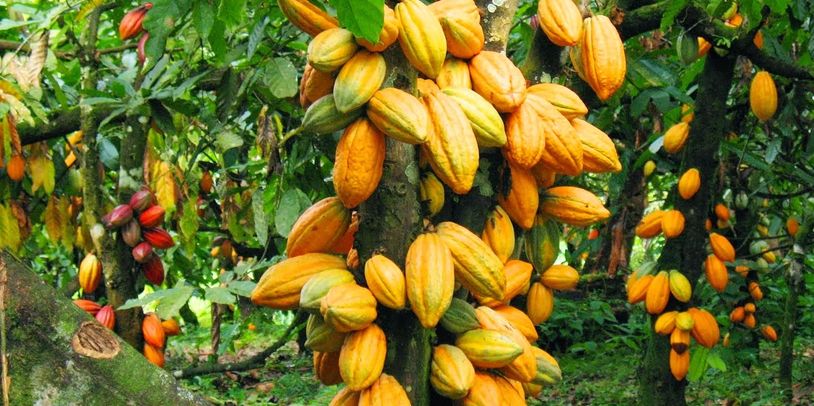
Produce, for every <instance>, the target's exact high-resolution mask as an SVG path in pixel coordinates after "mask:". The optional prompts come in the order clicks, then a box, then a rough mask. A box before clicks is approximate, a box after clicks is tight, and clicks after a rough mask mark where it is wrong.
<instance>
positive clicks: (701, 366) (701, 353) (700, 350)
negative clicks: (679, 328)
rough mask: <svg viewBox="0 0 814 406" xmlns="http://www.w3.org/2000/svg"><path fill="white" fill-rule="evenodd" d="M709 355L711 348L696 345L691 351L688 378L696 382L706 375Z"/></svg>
mask: <svg viewBox="0 0 814 406" xmlns="http://www.w3.org/2000/svg"><path fill="white" fill-rule="evenodd" d="M708 356H709V349H708V348H706V347H702V346H700V345H699V346H695V347H693V348H692V351H690V371H689V373H688V374H687V380H689V381H690V382H696V381H698V380H699V379H701V377H702V376H704V372H706V371H707V357H708Z"/></svg>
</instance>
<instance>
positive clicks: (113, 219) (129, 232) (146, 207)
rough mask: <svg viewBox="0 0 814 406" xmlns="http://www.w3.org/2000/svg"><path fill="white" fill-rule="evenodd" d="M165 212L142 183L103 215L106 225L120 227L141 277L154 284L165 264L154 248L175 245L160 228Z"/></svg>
mask: <svg viewBox="0 0 814 406" xmlns="http://www.w3.org/2000/svg"><path fill="white" fill-rule="evenodd" d="M164 214H165V211H164V208H163V207H161V206H160V205H158V204H155V197H154V196H153V194H152V192H150V190H149V189H147V188H146V187H145V188H142V189H141V190H139V191H138V192H136V193H134V194H133V196H132V197H131V198H130V201H129V202H128V203H126V204H120V205H118V206H116V207H114V208H113V210H112V211H111V212H110V213H108V214H106V215H105V216H104V217H103V218H102V222H103V223H104V224H105V226H106V227H107V228H108V229H119V233H120V234H121V237H122V240H123V241H124V243H125V244H127V245H128V246H129V247H131V248H132V250H131V254H132V255H133V259H134V260H136V262H138V263H139V264H141V268H142V270H143V271H144V277H145V278H146V279H147V281H149V282H150V283H152V284H154V285H160V284H161V283H163V282H164V264H163V263H162V262H161V258H160V257H159V256H158V254H157V252H156V251H155V250H156V249H168V248H171V247H172V246H174V245H175V241H174V240H173V239H172V236H171V235H170V233H169V232H167V230H165V229H163V228H161V224H162V223H164Z"/></svg>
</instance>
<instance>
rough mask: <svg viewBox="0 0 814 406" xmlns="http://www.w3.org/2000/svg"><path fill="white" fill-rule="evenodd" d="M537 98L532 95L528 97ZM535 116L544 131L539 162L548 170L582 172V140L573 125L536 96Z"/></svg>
mask: <svg viewBox="0 0 814 406" xmlns="http://www.w3.org/2000/svg"><path fill="white" fill-rule="evenodd" d="M532 98H537V97H536V96H534V95H532V96H529V99H532ZM537 99H538V102H539V103H538V104H537V105H538V106H541V107H543V106H544V107H543V108H541V109H538V110H537V116H538V117H539V118H540V120H541V124H542V125H543V130H544V132H545V150H544V151H543V156H542V157H541V158H540V163H541V164H542V165H543V166H544V167H545V168H546V169H548V170H551V171H554V172H557V173H562V174H565V175H569V176H578V175H579V174H580V173H582V167H583V155H584V154H583V151H582V142H581V141H580V138H579V136H578V135H577V133H576V130H574V127H573V126H572V125H571V123H569V122H568V120H566V119H565V117H564V116H563V115H562V114H560V112H558V111H557V110H556V109H554V107H553V106H551V104H550V103H548V102H547V101H545V100H543V99H541V98H537Z"/></svg>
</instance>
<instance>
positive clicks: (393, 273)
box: [365, 254, 407, 310]
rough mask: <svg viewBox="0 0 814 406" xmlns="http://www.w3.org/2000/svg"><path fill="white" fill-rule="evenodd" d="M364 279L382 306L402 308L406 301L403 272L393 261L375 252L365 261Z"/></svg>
mask: <svg viewBox="0 0 814 406" xmlns="http://www.w3.org/2000/svg"><path fill="white" fill-rule="evenodd" d="M365 281H367V287H368V289H370V291H371V293H373V296H374V297H376V300H377V301H378V302H379V304H381V305H382V306H385V307H389V308H391V309H396V310H398V309H403V308H404V304H405V301H406V294H407V293H406V288H405V281H404V273H403V272H402V271H401V269H400V268H399V266H398V265H396V263H395V262H393V261H391V260H390V259H389V258H387V257H386V256H384V255H381V254H376V255H373V256H372V257H371V258H370V259H368V260H367V262H365Z"/></svg>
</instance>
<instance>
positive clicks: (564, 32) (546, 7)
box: [537, 0, 582, 47]
mask: <svg viewBox="0 0 814 406" xmlns="http://www.w3.org/2000/svg"><path fill="white" fill-rule="evenodd" d="M537 19H538V21H539V22H540V28H541V29H542V30H543V32H544V33H545V35H546V36H547V37H548V39H549V40H550V41H551V42H552V43H554V44H555V45H559V46H561V47H566V46H573V45H576V44H577V42H579V39H580V37H581V36H582V12H580V11H579V7H578V6H577V4H576V3H574V2H573V1H571V0H540V1H539V2H538V3H537Z"/></svg>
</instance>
